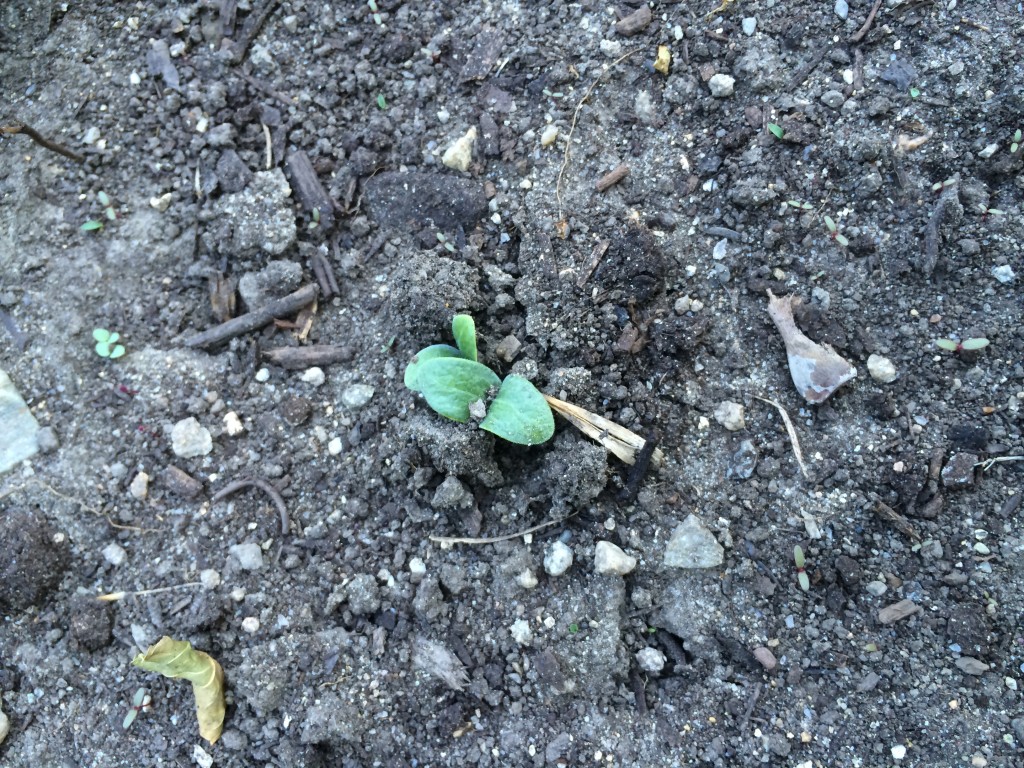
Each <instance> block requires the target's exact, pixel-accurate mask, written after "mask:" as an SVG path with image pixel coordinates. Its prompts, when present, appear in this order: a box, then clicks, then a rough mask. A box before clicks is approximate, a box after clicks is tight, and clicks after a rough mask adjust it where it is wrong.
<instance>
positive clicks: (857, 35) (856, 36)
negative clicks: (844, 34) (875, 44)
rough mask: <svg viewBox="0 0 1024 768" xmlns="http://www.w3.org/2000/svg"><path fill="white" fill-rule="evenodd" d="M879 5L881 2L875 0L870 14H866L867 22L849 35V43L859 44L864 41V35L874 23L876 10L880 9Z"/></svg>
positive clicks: (880, 0)
mask: <svg viewBox="0 0 1024 768" xmlns="http://www.w3.org/2000/svg"><path fill="white" fill-rule="evenodd" d="M881 5H882V0H875V4H874V5H873V6H872V7H871V13H869V14H868V18H867V21H865V22H864V26H862V27H861V28H860V29H858V30H857V31H856V32H854V33H853V34H852V35H850V42H851V43H859V42H860V41H861V40H863V39H864V35H866V34H867V33H868V30H869V29H871V25H872V24H874V23H875V14H876V13H878V9H879V8H880V7H881Z"/></svg>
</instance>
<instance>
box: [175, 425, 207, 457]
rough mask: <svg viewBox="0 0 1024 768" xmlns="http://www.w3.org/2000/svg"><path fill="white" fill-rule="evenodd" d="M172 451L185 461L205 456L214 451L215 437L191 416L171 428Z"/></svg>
mask: <svg viewBox="0 0 1024 768" xmlns="http://www.w3.org/2000/svg"><path fill="white" fill-rule="evenodd" d="M171 450H173V451H174V454H175V456H180V457H181V458H183V459H192V458H195V457H196V456H205V455H206V454H208V453H209V452H210V451H212V450H213V437H212V436H211V435H210V430H208V429H207V428H206V427H204V426H202V425H201V424H200V423H199V422H198V421H197V420H196V418H195V417H194V416H189V417H188V418H187V419H182V420H181V421H179V422H178V423H177V424H175V425H174V426H173V427H172V428H171Z"/></svg>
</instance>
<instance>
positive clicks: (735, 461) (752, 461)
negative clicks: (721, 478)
mask: <svg viewBox="0 0 1024 768" xmlns="http://www.w3.org/2000/svg"><path fill="white" fill-rule="evenodd" d="M758 456H759V454H758V451H757V446H755V445H754V443H753V441H751V440H744V441H743V442H742V443H740V447H739V448H737V449H736V452H735V453H734V454H733V455H732V460H731V461H730V463H729V466H728V467H727V468H726V470H725V476H726V477H727V478H729V479H731V480H746V479H748V478H750V477H751V476H752V475H753V474H754V470H755V469H757V459H758Z"/></svg>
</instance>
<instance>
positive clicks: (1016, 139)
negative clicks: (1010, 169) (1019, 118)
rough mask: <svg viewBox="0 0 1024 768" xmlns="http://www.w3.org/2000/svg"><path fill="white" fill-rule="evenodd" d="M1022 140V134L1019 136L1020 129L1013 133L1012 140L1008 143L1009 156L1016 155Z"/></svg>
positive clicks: (1023, 135) (1023, 136)
mask: <svg viewBox="0 0 1024 768" xmlns="http://www.w3.org/2000/svg"><path fill="white" fill-rule="evenodd" d="M1022 138H1024V134H1021V131H1020V128H1018V129H1017V130H1016V131H1014V132H1013V140H1012V141H1011V142H1010V154H1011V155H1016V154H1017V150H1019V149H1020V142H1021V139H1022Z"/></svg>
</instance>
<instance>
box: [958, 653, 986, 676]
mask: <svg viewBox="0 0 1024 768" xmlns="http://www.w3.org/2000/svg"><path fill="white" fill-rule="evenodd" d="M956 666H957V667H958V668H959V669H960V670H961V671H962V672H965V673H967V674H968V675H982V674H984V673H985V672H987V671H988V670H989V669H990V668H991V667H989V665H988V664H986V663H985V662H983V661H981V660H980V659H976V658H974V657H973V656H961V657H960V658H959V659H957V660H956Z"/></svg>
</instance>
